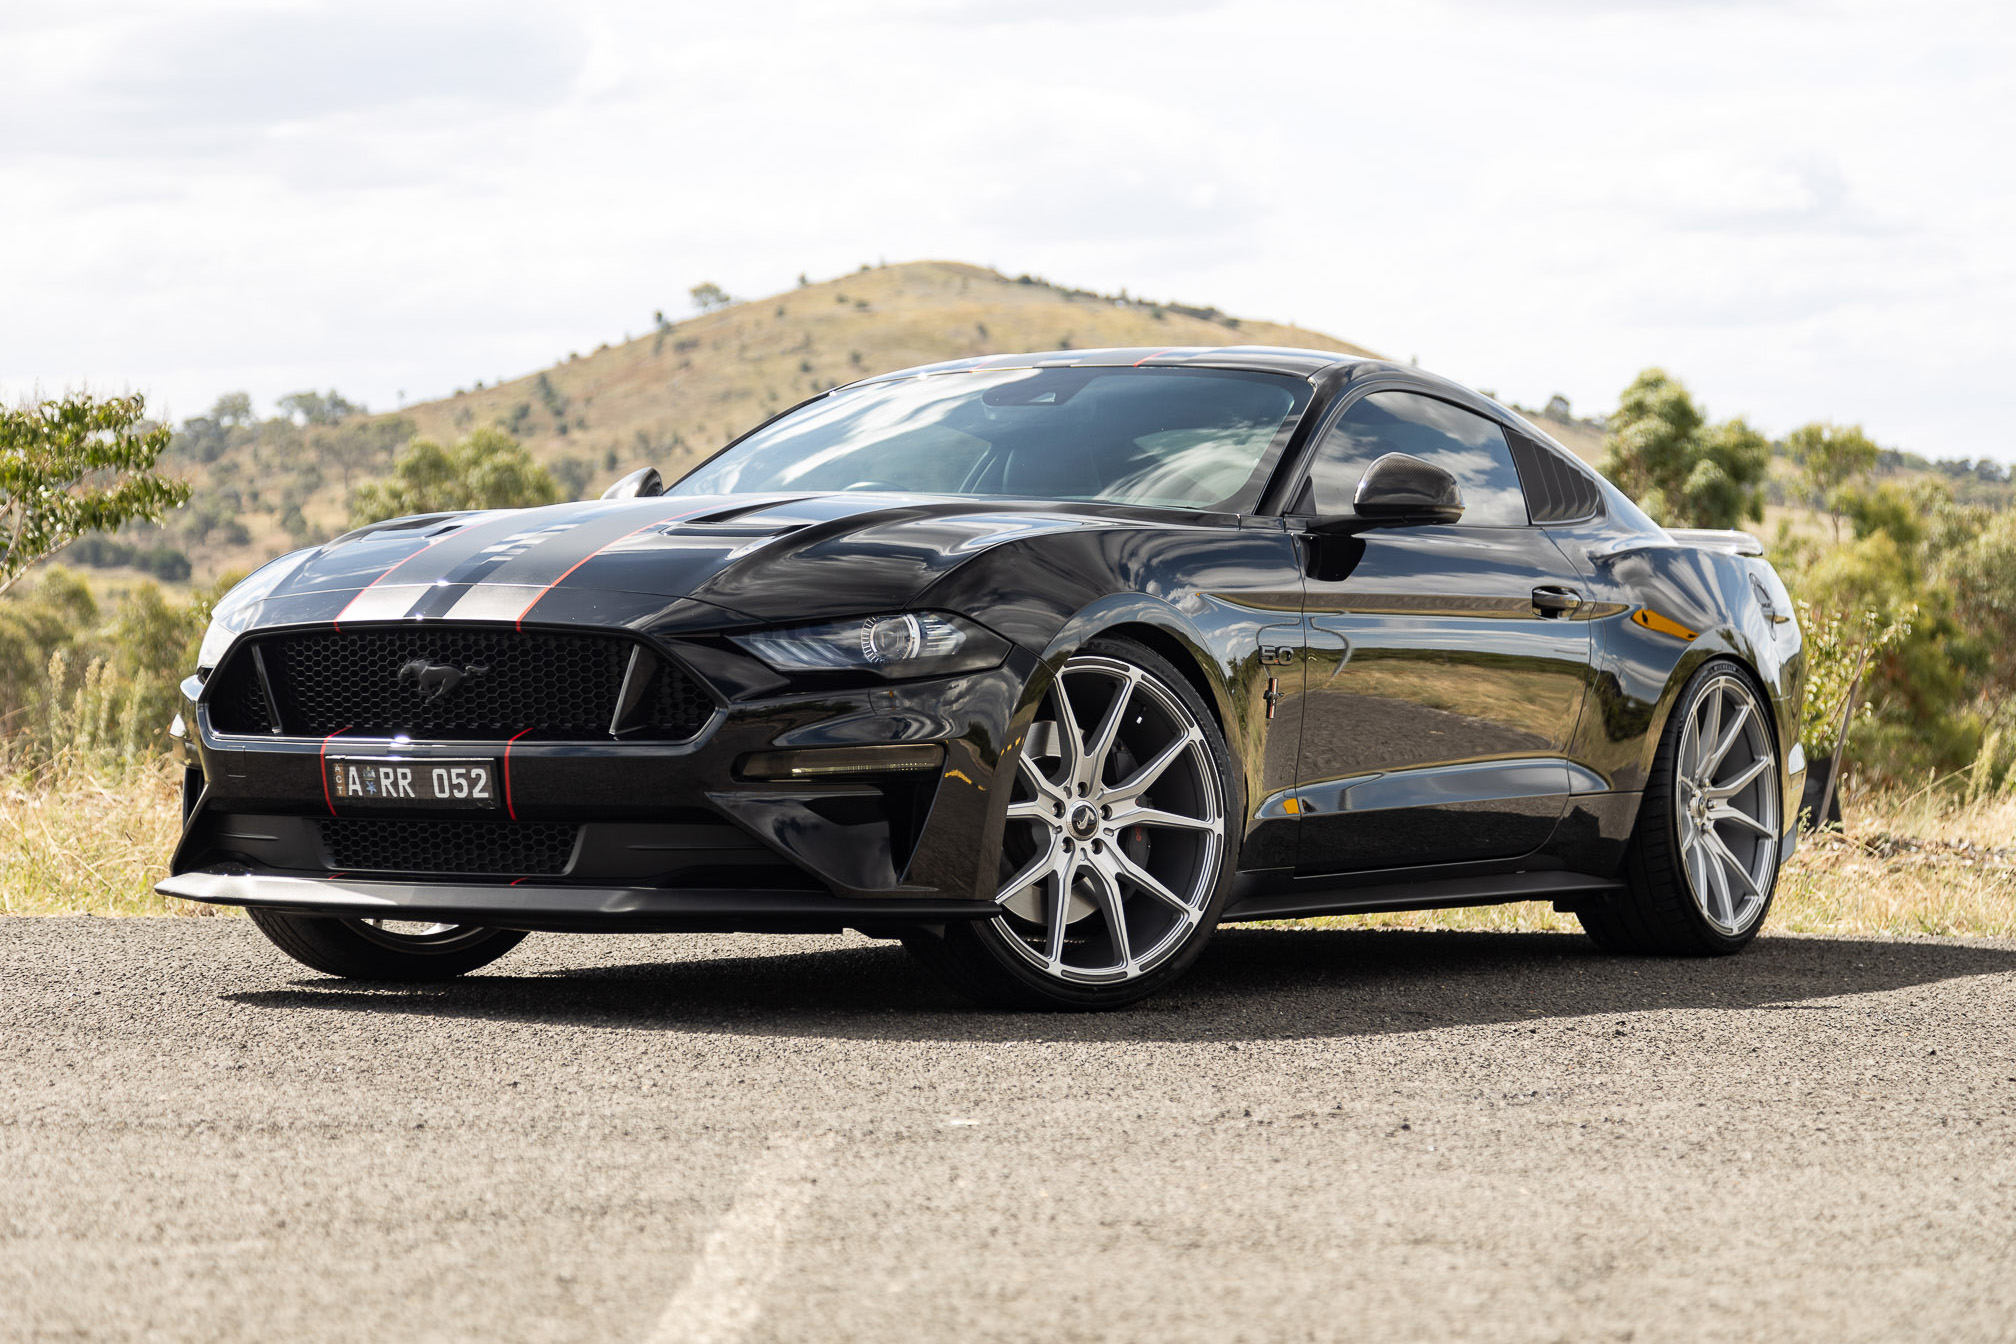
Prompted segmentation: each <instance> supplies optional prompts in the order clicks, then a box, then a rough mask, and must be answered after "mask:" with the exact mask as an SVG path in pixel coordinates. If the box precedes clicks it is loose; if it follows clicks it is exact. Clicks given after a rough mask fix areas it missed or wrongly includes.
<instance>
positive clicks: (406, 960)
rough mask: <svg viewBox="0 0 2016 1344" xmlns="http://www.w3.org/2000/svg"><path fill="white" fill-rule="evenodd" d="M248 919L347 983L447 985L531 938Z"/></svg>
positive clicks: (420, 925)
mask: <svg viewBox="0 0 2016 1344" xmlns="http://www.w3.org/2000/svg"><path fill="white" fill-rule="evenodd" d="M246 913H247V914H249V915H251V916H252V922H253V923H254V924H257V925H258V926H259V931H260V932H261V933H263V934H265V935H266V936H267V938H269V939H271V940H272V942H273V945H274V946H275V947H277V948H279V949H280V950H281V951H282V952H285V953H286V954H287V955H288V956H290V957H292V958H294V960H296V961H298V962H300V963H301V964H302V965H303V966H307V967H310V968H312V969H314V970H318V971H321V972H323V973H324V974H325V975H340V976H342V977H343V978H344V979H346V980H447V979H451V978H453V977H454V976H458V975H461V974H463V973H464V972H466V971H473V970H475V969H476V968H477V967H479V966H488V965H489V964H490V963H491V962H493V961H495V960H497V958H499V957H501V956H503V955H504V954H505V953H506V952H509V951H510V950H511V949H512V948H514V947H516V946H518V944H519V943H521V942H523V941H524V938H525V935H524V934H523V933H522V932H520V931H519V930H517V929H479V928H473V927H471V926H469V925H466V924H430V923H424V922H419V921H413V920H392V919H332V918H329V917H327V916H321V915H290V914H285V913H283V912H281V911H278V910H261V909H258V908H257V907H254V908H252V909H250V910H248V911H246Z"/></svg>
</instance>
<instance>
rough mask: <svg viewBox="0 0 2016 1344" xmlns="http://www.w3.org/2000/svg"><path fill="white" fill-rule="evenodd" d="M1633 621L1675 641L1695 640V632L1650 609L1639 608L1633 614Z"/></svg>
mask: <svg viewBox="0 0 2016 1344" xmlns="http://www.w3.org/2000/svg"><path fill="white" fill-rule="evenodd" d="M1631 619H1632V620H1633V621H1635V622H1636V623H1637V624H1639V625H1642V626H1644V627H1645V628H1646V629H1647V630H1657V631H1658V632H1659V633H1660V634H1662V635H1671V636H1673V638H1675V639H1692V638H1694V631H1692V630H1689V629H1688V628H1687V627H1686V626H1684V625H1682V624H1680V622H1678V621H1676V620H1674V619H1673V618H1672V617H1670V616H1661V615H1660V614H1659V613H1658V612H1656V611H1653V610H1652V609H1651V608H1650V607H1640V608H1638V610H1636V611H1634V612H1632V613H1631Z"/></svg>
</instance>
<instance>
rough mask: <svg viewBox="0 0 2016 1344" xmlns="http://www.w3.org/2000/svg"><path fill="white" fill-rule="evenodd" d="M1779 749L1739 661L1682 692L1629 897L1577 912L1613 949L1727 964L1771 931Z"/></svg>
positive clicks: (1657, 759)
mask: <svg viewBox="0 0 2016 1344" xmlns="http://www.w3.org/2000/svg"><path fill="white" fill-rule="evenodd" d="M1779 790H1780V782H1779V773H1778V746H1777V739H1776V737H1775V736H1774V735H1773V732H1772V725H1771V721H1770V717H1769V712H1768V710H1767V708H1766V707H1765V704H1764V702H1763V700H1762V699H1761V697H1759V695H1758V694H1757V691H1756V689H1755V687H1754V686H1753V685H1752V684H1751V682H1750V680H1749V678H1747V677H1745V676H1744V675H1743V673H1742V672H1741V671H1739V670H1738V669H1737V668H1736V666H1735V665H1734V664H1732V663H1727V662H1719V661H1718V662H1711V663H1709V664H1707V665H1706V666H1705V667H1703V668H1702V669H1701V670H1700V671H1698V672H1696V673H1695V674H1694V676H1693V679H1692V680H1690V681H1689V682H1688V683H1687V685H1686V687H1685V688H1684V689H1683V690H1682V691H1681V694H1680V698H1679V701H1678V702H1677V703H1676V704H1675V706H1674V712H1673V715H1672V717H1671V718H1670V719H1669V720H1668V721H1667V724H1666V729H1665V731H1664V733H1663V734H1662V735H1661V737H1660V739H1659V749H1658V752H1657V753H1656V754H1655V755H1654V756H1653V758H1652V773H1651V776H1650V778H1648V779H1647V780H1646V784H1645V796H1644V800H1643V802H1642V803H1641V805H1640V807H1639V810H1638V825H1637V829H1636V830H1635V831H1634V832H1633V833H1632V836H1631V842H1630V845H1629V846H1628V847H1627V849H1626V851H1625V857H1624V876H1625V880H1626V883H1627V886H1626V889H1625V890H1624V891H1623V892H1620V893H1618V894H1617V895H1615V896H1613V897H1611V898H1609V899H1607V900H1605V901H1602V902H1600V903H1597V904H1593V905H1590V906H1588V907H1587V908H1585V909H1583V910H1579V911H1577V917H1578V918H1579V919H1580V920H1581V921H1582V927H1583V929H1584V930H1585V931H1586V932H1587V933H1588V934H1589V936H1590V937H1591V938H1593V939H1595V940H1596V942H1597V944H1598V945H1599V946H1601V947H1603V948H1604V949H1605V950H1606V951H1611V952H1631V953H1640V954H1652V955H1660V956H1726V955H1728V954H1729V953H1731V952H1738V951H1741V950H1742V949H1743V948H1744V947H1745V946H1747V945H1748V944H1749V942H1750V940H1751V939H1752V938H1755V937H1756V936H1757V930H1758V929H1759V928H1760V927H1761V926H1762V925H1763V923H1764V916H1765V915H1766V914H1767V913H1768V912H1769V911H1770V909H1771V895H1772V892H1773V891H1774V890H1775V889H1776V887H1777V882H1778V853H1779V850H1778V845H1779V822H1778V815H1779V802H1780V792H1779Z"/></svg>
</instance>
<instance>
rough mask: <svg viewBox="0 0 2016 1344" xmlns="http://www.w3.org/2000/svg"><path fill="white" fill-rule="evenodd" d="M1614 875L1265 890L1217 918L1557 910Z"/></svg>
mask: <svg viewBox="0 0 2016 1344" xmlns="http://www.w3.org/2000/svg"><path fill="white" fill-rule="evenodd" d="M1623 886H1624V883H1623V882H1622V881H1621V880H1620V879H1618V878H1615V877H1596V876H1593V875H1591V874H1589V873H1562V872H1544V873H1496V874H1488V875H1484V876H1478V877H1449V878H1438V879H1434V880H1430V881H1424V882H1393V883H1388V884H1385V885H1382V886H1370V887H1362V886H1361V887H1331V888H1328V889H1326V890H1312V891H1284V892H1270V893H1267V894H1264V895H1253V896H1247V897H1244V898H1243V899H1241V900H1238V901H1235V902H1233V903H1232V905H1230V906H1229V907H1227V909H1226V911H1225V913H1224V915H1223V916H1221V918H1220V922H1221V923H1226V924H1239V923H1245V922H1247V921H1251V920H1256V919H1302V918H1305V917H1307V916H1310V915H1362V914H1370V913H1373V912H1375V911H1384V910H1440V909H1445V908H1448V907H1451V906H1460V905H1504V904H1508V903H1510V902H1513V901H1542V900H1552V901H1554V902H1555V904H1556V907H1557V908H1559V909H1573V908H1574V906H1575V904H1576V903H1577V902H1578V901H1584V900H1590V899H1596V898H1600V897H1601V896H1602V895H1603V894H1604V893H1606V892H1611V891H1617V890H1620V889H1622V887H1623Z"/></svg>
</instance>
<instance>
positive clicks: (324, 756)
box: [316, 723, 350, 817]
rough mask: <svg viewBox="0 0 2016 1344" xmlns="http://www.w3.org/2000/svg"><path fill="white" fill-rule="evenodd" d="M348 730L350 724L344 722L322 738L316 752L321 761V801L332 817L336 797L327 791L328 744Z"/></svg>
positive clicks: (334, 813) (334, 811) (334, 812)
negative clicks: (318, 750)
mask: <svg viewBox="0 0 2016 1344" xmlns="http://www.w3.org/2000/svg"><path fill="white" fill-rule="evenodd" d="M349 731H350V725H349V724H347V723H346V724H344V725H343V726H342V727H341V728H338V729H337V730H336V731H335V732H333V733H331V734H329V736H327V737H325V738H323V739H322V750H321V751H320V752H318V753H317V754H316V759H317V760H319V761H320V762H321V763H322V802H323V804H324V805H325V806H326V807H328V809H329V815H330V816H332V817H333V816H335V815H336V799H335V798H334V797H333V796H332V795H331V794H330V792H329V744H330V743H331V742H334V741H335V740H336V739H337V738H339V737H341V736H343V734H345V733H347V732H349Z"/></svg>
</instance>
